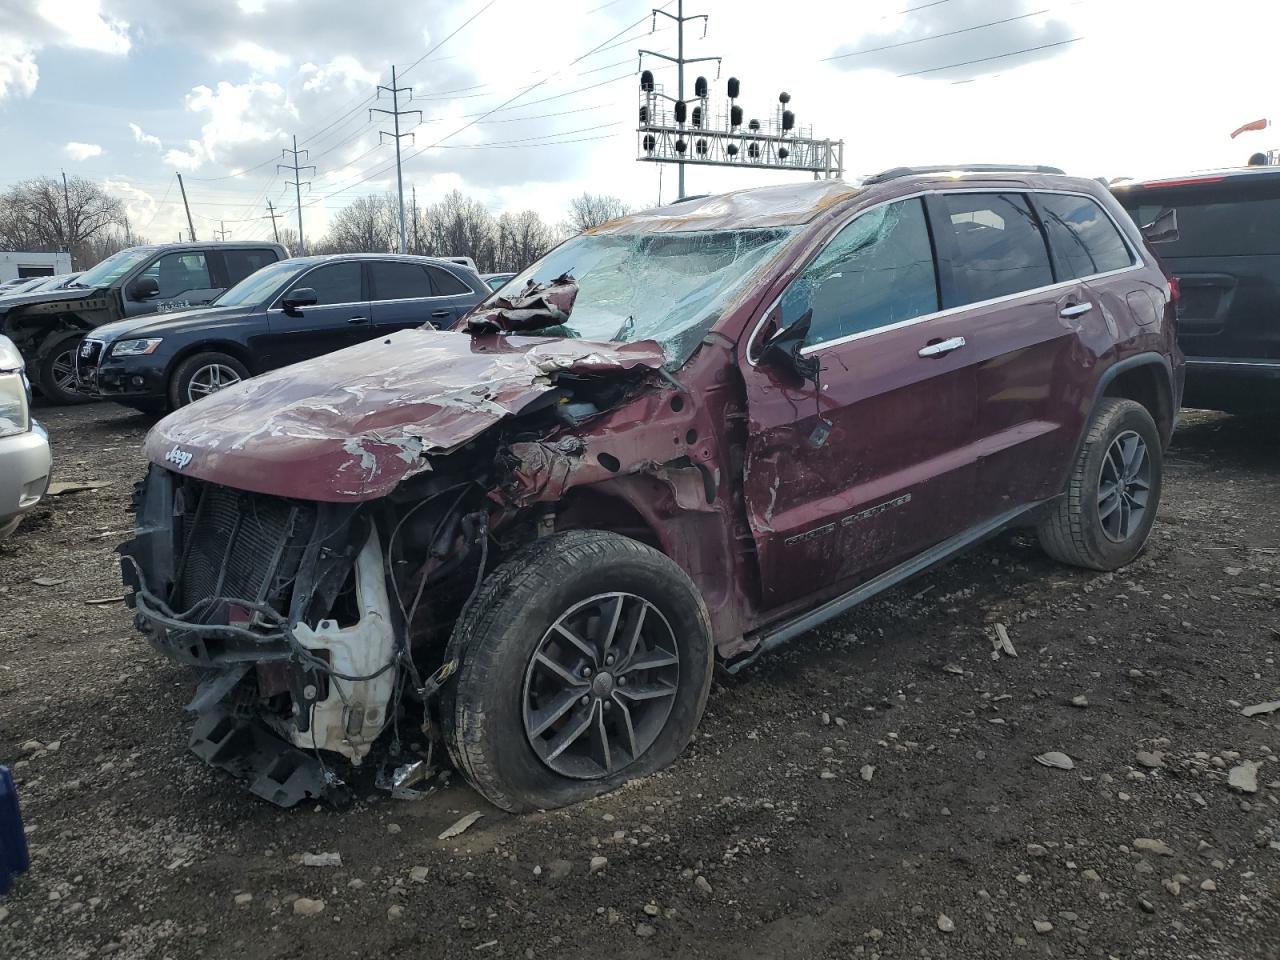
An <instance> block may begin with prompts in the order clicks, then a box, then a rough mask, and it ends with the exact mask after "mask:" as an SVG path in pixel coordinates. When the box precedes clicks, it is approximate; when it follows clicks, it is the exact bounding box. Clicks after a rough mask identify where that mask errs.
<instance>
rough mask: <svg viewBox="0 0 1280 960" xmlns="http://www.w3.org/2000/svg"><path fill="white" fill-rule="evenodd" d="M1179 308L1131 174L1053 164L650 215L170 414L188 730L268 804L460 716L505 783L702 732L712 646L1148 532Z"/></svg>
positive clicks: (776, 191) (653, 764) (173, 638)
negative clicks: (461, 302) (949, 572)
mask: <svg viewBox="0 0 1280 960" xmlns="http://www.w3.org/2000/svg"><path fill="white" fill-rule="evenodd" d="M1173 316H1174V310H1173V305H1172V302H1171V290H1170V284H1169V282H1168V280H1167V279H1166V277H1165V275H1164V274H1163V273H1162V271H1161V270H1160V268H1159V266H1158V265H1157V263H1156V260H1155V258H1154V257H1153V256H1152V255H1151V253H1150V251H1149V250H1148V249H1147V247H1146V246H1145V244H1144V243H1143V240H1142V237H1141V235H1140V234H1139V232H1138V230H1137V229H1136V228H1135V227H1134V225H1133V222H1132V221H1131V220H1130V219H1129V217H1128V216H1127V215H1126V214H1125V212H1124V210H1123V209H1122V208H1121V207H1120V205H1119V204H1118V203H1117V202H1116V200H1115V199H1113V198H1112V196H1111V195H1110V194H1109V193H1108V191H1107V190H1106V189H1105V188H1103V187H1102V186H1100V185H1099V184H1098V183H1096V182H1094V181H1091V180H1083V179H1075V178H1071V177H1066V176H1062V175H1059V174H1058V173H1056V172H1053V171H1051V170H1050V169H1049V168H1011V167H1005V168H991V167H983V168H961V169H949V170H936V169H927V170H921V169H899V170H893V171H888V172H886V173H884V174H881V175H879V176H875V177H871V178H868V179H867V180H865V181H863V182H861V183H859V184H848V183H843V182H838V181H831V180H824V181H817V182H813V183H802V184H791V185H786V186H778V187H767V188H762V189H753V190H742V191H737V192H734V193H729V194H724V195H721V196H711V197H703V198H694V199H690V200H688V201H685V202H681V203H678V204H673V205H671V206H667V207H660V208H657V209H654V210H649V211H646V212H642V213H638V214H635V215H632V216H627V217H623V218H621V219H618V220H614V221H612V222H609V223H606V224H604V225H602V226H600V227H597V228H595V229H593V230H588V231H587V232H585V233H583V234H582V235H580V236H577V237H574V238H572V239H570V240H568V241H566V242H565V243H564V244H562V245H561V246H559V247H558V248H556V249H555V250H553V251H551V252H550V253H549V254H547V255H546V256H545V257H544V258H542V259H541V260H540V261H538V262H537V263H535V264H534V265H533V266H531V267H530V268H529V269H527V270H525V271H524V272H523V273H521V274H519V275H518V276H516V277H515V278H514V279H513V280H511V281H510V282H509V283H508V284H507V285H505V286H504V287H502V288H501V289H500V290H498V291H497V292H496V293H495V294H494V295H493V296H492V297H491V298H490V299H489V300H488V301H486V302H485V303H484V304H482V305H481V306H480V307H478V308H476V311H475V312H473V314H472V315H471V316H470V317H469V318H466V319H464V320H463V321H462V322H461V324H459V326H458V327H456V328H455V329H453V330H450V331H440V330H435V329H433V328H432V327H431V326H430V325H429V324H426V323H425V320H426V319H427V318H425V317H424V326H423V327H422V328H421V329H415V330H408V331H402V332H399V333H395V334H392V335H391V336H388V337H386V338H383V339H378V340H374V341H370V342H367V343H364V344H362V345H359V346H355V347H352V348H350V349H347V350H342V351H340V352H337V353H333V354H330V355H328V356H325V357H321V358H318V359H315V360H311V361H307V362H305V363H300V364H297V365H295V366H291V367H287V368H285V369H282V370H278V371H275V372H272V373H268V374H266V375H264V376H261V377H257V378H254V379H251V380H248V381H246V382H244V383H242V384H239V385H237V386H235V387H232V388H230V389H227V390H225V391H222V392H220V393H217V394H215V395H213V396H211V397H209V398H208V399H205V400H202V401H200V402H199V403H196V404H193V405H191V406H189V407H186V408H184V409H182V410H179V411H178V412H176V413H174V414H172V415H170V416H169V417H167V418H166V419H164V420H162V421H161V422H160V423H159V424H158V425H157V426H156V427H155V429H154V430H152V432H151V434H150V436H149V437H148V438H147V442H146V453H147V456H148V457H149V459H150V460H151V462H152V466H151V467H150V468H149V472H148V475H147V477H146V480H145V482H143V483H142V484H140V485H139V488H138V492H137V494H136V497H135V510H136V514H137V520H136V531H135V536H134V538H133V539H132V540H131V541H129V542H128V543H126V544H124V545H123V546H122V547H121V554H122V566H123V572H124V577H125V580H126V582H127V584H128V585H129V586H130V587H131V588H132V590H131V597H130V602H131V603H132V604H133V605H134V606H135V608H136V611H137V618H136V620H137V624H138V626H139V628H140V629H141V630H142V631H144V632H145V633H146V634H147V635H148V636H149V638H150V640H151V642H152V643H153V644H154V645H156V646H157V647H158V648H159V649H161V650H162V651H164V652H165V653H166V654H168V655H169V656H171V657H173V658H175V659H177V660H179V661H181V662H184V663H188V664H191V665H193V666H196V667H199V668H201V669H202V670H203V671H204V677H203V680H202V682H201V683H200V685H199V687H198V689H197V691H196V694H195V697H194V699H193V700H192V703H191V705H190V709H191V710H192V711H193V712H194V713H195V714H196V721H195V726H194V730H193V733H192V740H191V744H192V748H193V750H194V751H195V752H196V753H197V754H198V755H200V756H201V757H203V758H204V759H206V760H208V761H209V762H211V763H213V764H214V765H216V766H219V767H221V768H224V769H227V770H230V771H233V772H234V773H236V774H237V775H238V776H240V777H242V778H245V779H247V780H248V781H249V786H250V789H251V790H252V791H253V792H255V793H256V794H258V795H260V796H262V797H265V798H267V799H270V800H272V801H274V802H277V803H280V804H282V805H290V804H293V803H296V802H298V801H299V800H301V799H303V798H305V797H316V796H324V797H328V798H330V799H333V800H336V801H340V800H341V799H342V796H343V793H344V788H343V785H342V781H341V779H340V776H339V774H340V772H341V770H342V766H341V765H337V764H335V763H334V761H335V760H338V759H339V757H342V758H345V759H346V761H348V762H349V763H351V764H360V763H361V762H362V761H364V760H366V759H367V758H369V757H370V754H371V751H373V754H372V756H373V758H376V759H377V761H378V762H379V763H380V764H382V765H383V767H384V775H383V776H382V777H381V778H380V779H381V780H382V782H383V785H386V786H390V787H392V788H394V789H412V784H413V783H414V782H415V781H417V780H421V778H422V777H423V776H425V775H427V774H429V773H430V771H431V769H432V752H431V746H432V745H433V744H442V745H443V747H444V748H446V749H447V751H448V753H449V755H450V756H451V757H452V760H453V762H454V764H455V766H456V767H457V768H458V769H459V770H460V771H461V772H462V773H463V774H464V775H465V776H466V777H467V778H468V779H469V780H470V781H471V783H472V784H474V786H475V787H476V789H477V790H479V791H480V792H481V793H482V794H484V796H486V797H487V798H488V799H490V800H492V801H493V802H494V803H495V804H497V805H498V806H500V807H502V808H504V809H507V810H513V811H522V810H533V809H538V808H549V807H556V806H561V805H564V804H567V803H571V802H574V801H577V800H581V799H583V798H586V797H590V796H593V795H595V794H598V793H601V792H603V791H606V790H610V789H612V788H615V787H617V786H618V785H620V784H622V783H623V782H625V781H626V780H628V779H630V778H633V777H638V776H643V775H645V774H648V773H651V772H653V771H655V770H658V769H659V768H661V767H663V766H665V765H666V764H668V763H670V762H671V761H672V760H673V759H674V758H675V757H676V756H677V755H678V754H679V753H680V751H681V750H682V749H683V747H684V746H685V744H686V743H688V741H689V739H690V736H691V735H692V734H693V731H694V728H695V727H696V726H697V724H698V720H699V718H700V716H701V714H702V710H703V706H704V704H705V703H706V699H707V693H708V689H709V686H710V682H711V674H712V668H713V665H714V663H715V662H716V660H717V659H719V660H720V661H721V662H723V663H724V664H725V665H726V666H727V667H728V668H729V669H730V670H736V669H739V668H740V667H741V666H742V665H743V664H745V663H747V662H750V661H751V660H752V659H754V658H756V657H757V656H759V655H760V654H761V653H762V652H764V651H767V650H769V649H770V648H772V647H774V646H776V645H778V644H779V643H782V642H783V641H785V640H788V639H791V638H794V637H797V636H798V635H800V634H802V633H804V632H805V631H807V630H809V629H810V628H812V627H814V626H816V625H818V624H820V623H822V622H823V621H825V620H828V619H830V618H832V617H835V616H837V615H839V614H841V613H843V612H844V611H847V610H849V609H850V608H851V607H852V606H854V605H855V604H857V603H859V602H861V601H863V600H865V599H867V598H868V597H871V596H873V595H874V594H876V593H878V592H880V591H882V590H885V589H887V588H889V587H892V586H894V585H895V584H898V583H900V582H901V581H903V580H904V579H906V578H908V577H910V576H913V575H915V574H918V573H920V572H921V571H924V570H926V569H927V568H929V567H931V566H933V565H934V564H937V563H939V562H940V561H943V560H945V559H947V558H949V557H951V556H953V555H955V554H957V553H958V552H960V551H962V550H964V549H965V548H967V547H970V546H972V545H973V544H975V543H977V542H979V541H981V540H982V539H983V538H986V537H989V536H991V535H992V534H994V533H996V532H997V531H1000V530H1002V529H1005V528H1008V527H1011V526H1027V527H1032V528H1034V529H1035V530H1036V531H1037V532H1038V534H1039V538H1040V541H1041V542H1042V543H1043V545H1044V548H1045V550H1046V551H1047V552H1048V553H1049V554H1050V555H1051V556H1052V557H1054V558H1056V559H1058V560H1060V561H1063V562H1066V563H1071V564H1076V565H1079V566H1083V567H1088V568H1091V569H1095V570H1113V569H1115V568H1117V567H1120V566H1122V565H1123V564H1125V563H1127V562H1128V561H1130V560H1132V559H1133V558H1134V556H1136V555H1137V554H1138V552H1139V551H1140V550H1142V548H1143V544H1144V542H1145V541H1146V539H1147V535H1148V533H1149V532H1150V530H1151V525H1152V523H1153V521H1154V519H1155V513H1156V509H1157V506H1158V504H1159V500H1160V487H1161V463H1162V454H1163V451H1164V448H1165V446H1166V444H1167V443H1168V441H1169V436H1170V434H1171V432H1172V430H1173V424H1174V419H1175V414H1176V411H1177V409H1178V405H1179V398H1180V395H1181V391H1182V378H1183V363H1182V357H1181V354H1180V353H1179V352H1178V348H1177V345H1176V342H1175V338H1174V329H1173ZM375 741H380V742H379V743H378V744H377V745H376V746H375ZM411 742H413V743H415V744H417V745H421V749H420V750H416V751H415V750H413V749H411V748H410V747H409V744H410V743H411Z"/></svg>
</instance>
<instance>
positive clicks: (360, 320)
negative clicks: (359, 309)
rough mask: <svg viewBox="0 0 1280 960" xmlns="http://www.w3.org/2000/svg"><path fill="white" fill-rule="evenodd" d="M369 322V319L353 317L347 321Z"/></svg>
mask: <svg viewBox="0 0 1280 960" xmlns="http://www.w3.org/2000/svg"><path fill="white" fill-rule="evenodd" d="M368 322H369V318H368V317H351V318H349V319H348V320H347V323H368Z"/></svg>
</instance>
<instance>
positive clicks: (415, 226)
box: [413, 183, 422, 253]
mask: <svg viewBox="0 0 1280 960" xmlns="http://www.w3.org/2000/svg"><path fill="white" fill-rule="evenodd" d="M421 249H422V247H420V246H418V185H417V184H416V183H415V184H414V185H413V252H414V253H417V252H418V251H420V250H421Z"/></svg>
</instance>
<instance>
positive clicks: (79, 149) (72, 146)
mask: <svg viewBox="0 0 1280 960" xmlns="http://www.w3.org/2000/svg"><path fill="white" fill-rule="evenodd" d="M62 150H63V152H64V153H65V154H66V155H67V156H68V157H70V158H71V159H72V160H79V161H85V160H88V159H89V158H90V157H100V156H102V147H100V146H99V145H98V144H96V143H80V142H78V141H76V140H72V141H70V142H69V143H67V144H65V145H64V146H63V147H62Z"/></svg>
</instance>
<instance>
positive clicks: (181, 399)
mask: <svg viewBox="0 0 1280 960" xmlns="http://www.w3.org/2000/svg"><path fill="white" fill-rule="evenodd" d="M213 367H225V368H227V369H228V370H232V371H234V372H235V375H236V376H237V377H238V378H239V379H240V380H248V379H249V376H250V374H249V368H248V367H246V366H245V365H244V364H243V363H241V362H240V361H239V360H237V359H236V358H235V357H233V356H231V355H230V354H228V353H218V352H216V351H212V350H211V351H209V352H207V353H194V354H192V355H191V356H189V357H187V358H186V359H185V360H183V361H182V362H181V363H180V364H178V366H177V369H175V370H174V371H173V374H172V375H171V376H170V377H169V409H170V410H177V409H178V408H179V407H185V406H186V405H187V404H188V403H191V402H192V399H191V383H192V380H194V379H195V378H196V376H197V374H203V373H205V372H206V371H208V370H209V369H210V368H213ZM196 399H200V398H199V397H197V398H196Z"/></svg>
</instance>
